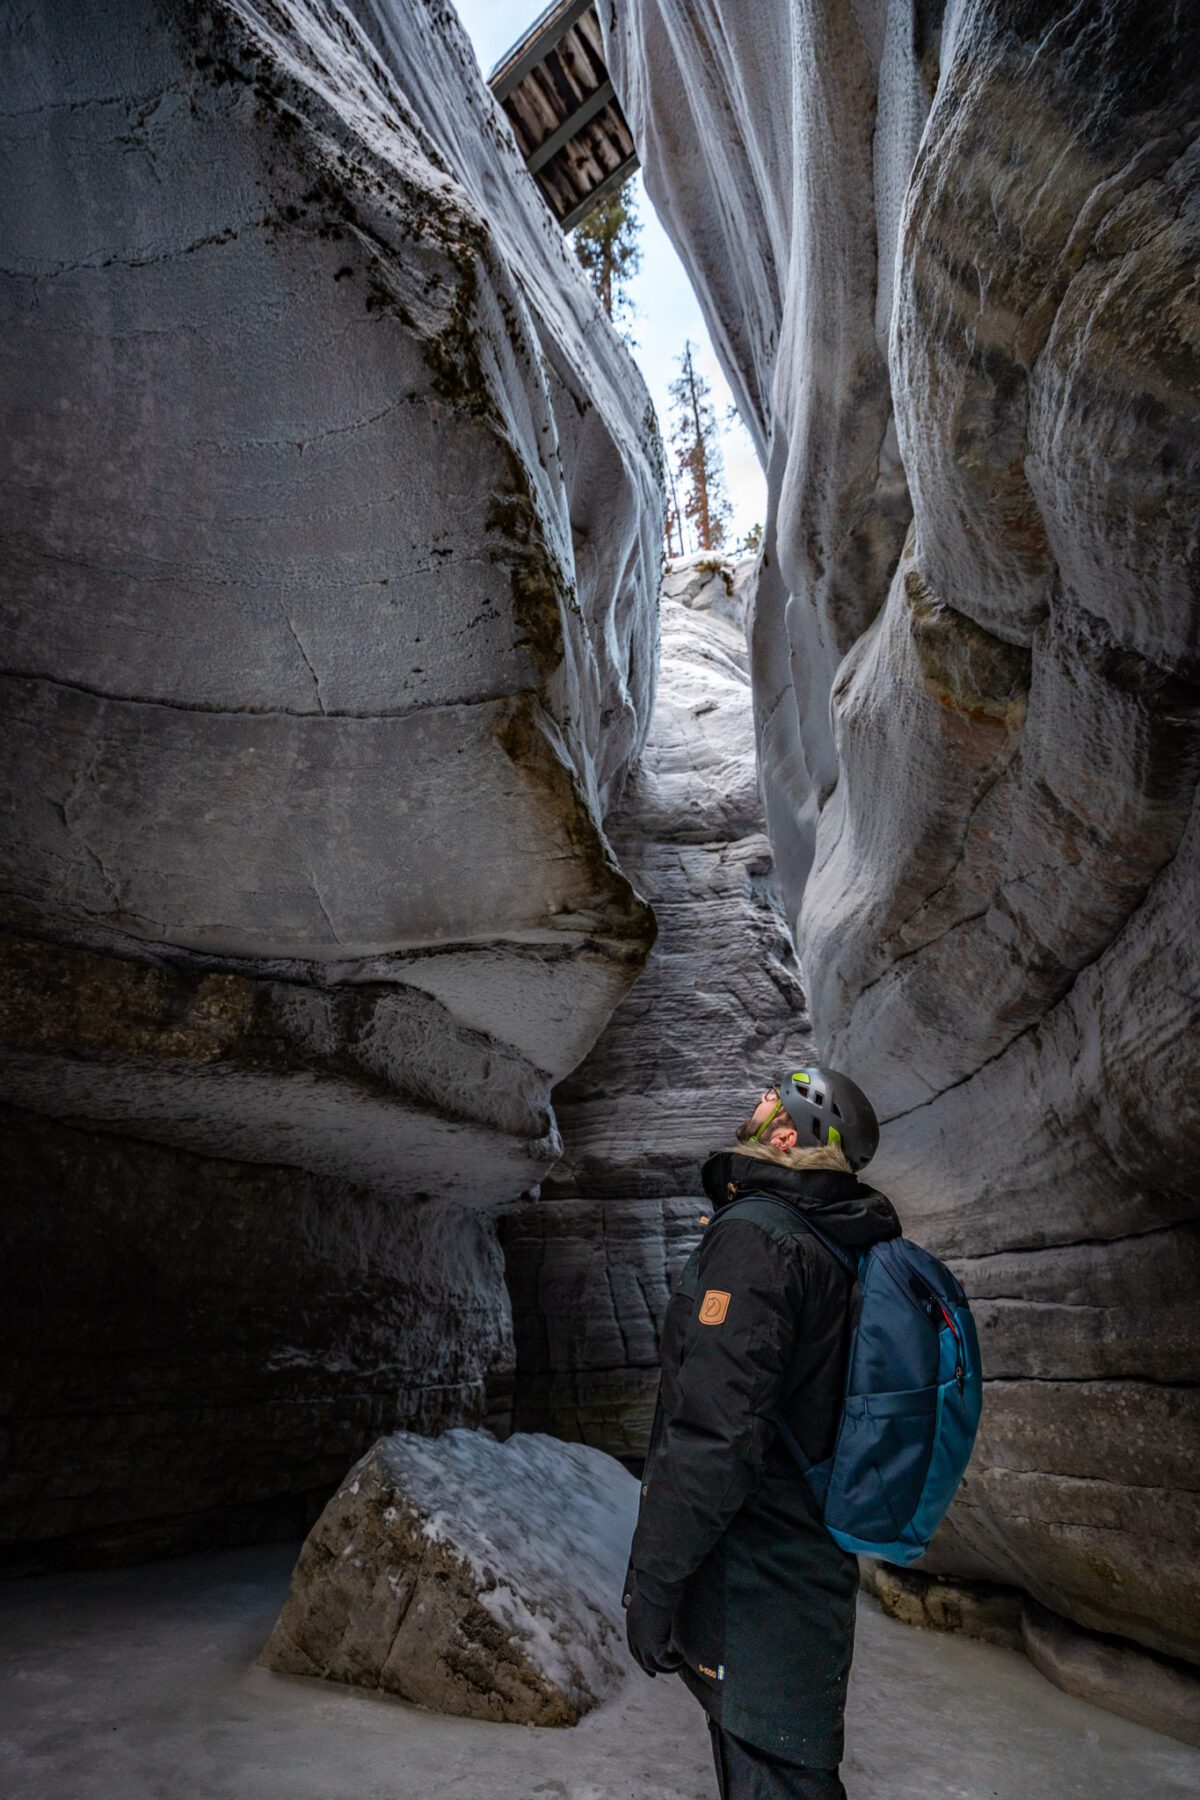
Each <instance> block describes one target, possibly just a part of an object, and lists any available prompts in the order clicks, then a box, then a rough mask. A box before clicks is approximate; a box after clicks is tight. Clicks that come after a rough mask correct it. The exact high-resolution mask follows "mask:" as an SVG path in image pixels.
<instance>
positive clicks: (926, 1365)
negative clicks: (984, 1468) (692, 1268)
mask: <svg viewBox="0 0 1200 1800" xmlns="http://www.w3.org/2000/svg"><path fill="white" fill-rule="evenodd" d="M751 1198H754V1199H759V1200H767V1199H770V1200H772V1201H774V1202H775V1204H776V1205H777V1206H786V1207H787V1209H788V1211H789V1212H791V1213H794V1214H795V1216H796V1217H797V1218H798V1219H800V1220H801V1221H802V1223H803V1224H804V1225H805V1226H806V1227H807V1229H808V1230H809V1231H811V1232H812V1234H813V1236H814V1237H817V1238H820V1240H821V1242H822V1243H823V1244H824V1245H825V1246H826V1248H827V1249H828V1250H830V1251H832V1253H833V1255H834V1256H836V1257H837V1259H838V1261H839V1262H840V1263H841V1265H842V1267H843V1268H844V1269H845V1270H846V1272H847V1273H848V1274H849V1275H850V1276H852V1277H853V1278H854V1279H856V1280H857V1282H858V1285H859V1290H860V1293H861V1295H862V1305H861V1308H860V1310H859V1315H858V1320H857V1323H856V1324H855V1326H854V1329H853V1331H852V1333H851V1338H850V1355H849V1360H848V1364H847V1370H846V1395H845V1400H844V1402H843V1407H842V1417H841V1423H840V1425H839V1426H838V1434H837V1441H836V1443H835V1445H834V1449H833V1455H832V1456H830V1457H827V1458H826V1460H825V1461H824V1462H821V1463H811V1462H809V1460H808V1458H807V1457H806V1456H805V1454H804V1451H803V1450H802V1449H801V1447H800V1445H799V1443H798V1442H797V1441H796V1438H795V1436H794V1435H793V1433H792V1432H791V1431H789V1430H788V1428H787V1426H786V1425H784V1424H783V1422H782V1421H781V1420H777V1421H776V1423H777V1424H778V1425H779V1433H780V1436H781V1438H782V1439H783V1441H784V1443H785V1444H786V1445H787V1448H788V1449H789V1451H790V1452H791V1454H792V1456H793V1457H794V1458H795V1459H796V1461H797V1462H798V1463H799V1465H800V1467H801V1469H802V1470H803V1472H804V1475H805V1477H806V1478H807V1480H808V1484H809V1486H810V1488H811V1489H812V1491H813V1494H814V1496H815V1498H816V1501H817V1505H818V1507H819V1508H820V1512H821V1517H822V1519H823V1520H824V1523H825V1527H826V1530H827V1531H828V1532H829V1534H830V1536H831V1537H833V1538H835V1539H836V1540H837V1542H838V1543H839V1544H840V1545H841V1546H842V1548H843V1550H854V1551H857V1552H858V1553H860V1554H861V1555H864V1556H878V1557H881V1558H882V1559H883V1560H884V1561H885V1562H890V1563H900V1564H901V1565H904V1564H907V1563H911V1562H915V1561H916V1560H917V1558H918V1557H919V1556H922V1555H924V1553H925V1551H926V1550H927V1549H928V1547H929V1540H930V1538H932V1536H933V1534H934V1532H935V1531H936V1530H937V1528H938V1526H939V1525H940V1524H941V1522H942V1518H943V1515H944V1514H945V1512H946V1509H947V1508H948V1506H949V1505H950V1502H951V1500H953V1498H954V1495H955V1492H956V1490H957V1488H958V1484H959V1482H960V1481H961V1480H962V1477H963V1472H964V1471H965V1469H966V1466H967V1463H968V1462H969V1461H970V1457H971V1450H972V1447H973V1446H974V1443H975V1433H976V1431H977V1429H978V1427H979V1413H980V1408H981V1406H982V1403H983V1378H982V1371H981V1368H980V1362H979V1339H978V1337H977V1335H976V1332H975V1321H974V1319H973V1318H972V1317H971V1309H970V1307H969V1305H968V1304H967V1297H966V1295H965V1294H964V1292H963V1290H962V1287H961V1285H960V1283H959V1282H958V1281H957V1280H956V1279H955V1277H954V1276H953V1275H952V1274H951V1273H950V1271H949V1269H948V1268H946V1266H945V1264H944V1263H940V1262H939V1261H938V1259H937V1257H936V1256H931V1255H930V1254H929V1252H928V1250H922V1249H921V1247H920V1245H919V1244H911V1243H909V1241H908V1239H907V1238H903V1237H894V1238H887V1239H885V1240H884V1241H883V1242H882V1243H878V1244H872V1245H871V1246H870V1248H869V1249H867V1250H863V1251H861V1252H860V1253H859V1254H858V1255H857V1256H853V1255H851V1254H849V1253H848V1252H847V1251H845V1250H843V1249H842V1248H841V1246H840V1245H839V1244H835V1243H834V1242H833V1241H832V1239H831V1238H828V1237H827V1236H826V1235H825V1233H824V1232H823V1231H821V1230H820V1229H819V1227H818V1226H816V1225H814V1224H813V1222H812V1220H811V1219H810V1218H809V1217H808V1215H807V1213H805V1212H804V1211H803V1210H802V1209H801V1208H800V1207H798V1206H793V1205H792V1204H791V1203H790V1202H789V1201H787V1200H780V1199H779V1198H778V1196H777V1195H774V1194H771V1195H767V1194H759V1195H753V1196H752V1195H750V1194H744V1195H739V1196H738V1199H739V1200H741V1199H746V1200H749V1199H751ZM730 1204H731V1205H733V1206H736V1205H737V1204H738V1201H737V1200H734V1201H731V1202H730ZM721 1210H722V1215H723V1214H724V1213H725V1212H726V1211H727V1210H728V1209H727V1208H724V1207H723V1208H722V1209H721Z"/></svg>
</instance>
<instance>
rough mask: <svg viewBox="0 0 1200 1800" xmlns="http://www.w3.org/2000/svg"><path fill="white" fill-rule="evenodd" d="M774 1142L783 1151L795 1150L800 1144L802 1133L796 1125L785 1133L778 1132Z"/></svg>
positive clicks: (791, 1126) (789, 1127)
mask: <svg viewBox="0 0 1200 1800" xmlns="http://www.w3.org/2000/svg"><path fill="white" fill-rule="evenodd" d="M772 1141H773V1142H774V1143H776V1144H777V1145H778V1146H779V1148H780V1149H781V1150H794V1149H795V1148H796V1145H797V1144H798V1143H799V1142H800V1133H799V1132H798V1131H797V1130H796V1127H795V1126H794V1125H790V1126H788V1128H787V1129H786V1130H785V1131H777V1132H776V1133H775V1136H774V1138H773V1140H772Z"/></svg>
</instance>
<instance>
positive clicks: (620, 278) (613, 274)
mask: <svg viewBox="0 0 1200 1800" xmlns="http://www.w3.org/2000/svg"><path fill="white" fill-rule="evenodd" d="M641 229H642V226H641V221H640V219H639V218H638V216H637V208H636V203H635V200H634V190H633V177H632V176H630V178H629V180H628V181H626V182H624V183H623V184H622V185H621V186H620V187H619V188H614V190H613V191H612V193H611V194H605V195H604V196H603V197H602V198H601V199H600V200H598V201H597V202H596V204H595V206H593V208H592V210H591V212H589V213H585V214H584V216H583V218H582V219H581V220H580V221H579V223H578V225H577V226H576V227H575V230H574V231H573V232H572V234H571V238H572V242H573V243H574V246H575V254H576V256H577V257H578V258H579V260H580V262H581V263H582V264H583V267H584V269H585V271H586V273H587V277H588V280H589V281H590V282H591V284H592V286H593V287H594V288H595V290H596V292H597V294H599V296H600V304H601V305H602V306H603V308H604V310H605V312H606V313H607V314H608V316H609V318H610V319H611V320H612V321H613V323H614V324H617V323H619V321H620V320H622V319H624V318H627V317H628V316H629V315H630V314H631V313H632V312H633V301H632V300H631V299H630V297H629V292H628V289H629V283H630V280H631V279H632V278H633V276H634V275H636V274H637V272H638V269H639V268H640V267H641V263H642V252H641V249H640V247H639V245H638V236H639V234H640V232H641Z"/></svg>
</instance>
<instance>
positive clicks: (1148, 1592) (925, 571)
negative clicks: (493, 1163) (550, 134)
mask: <svg viewBox="0 0 1200 1800" xmlns="http://www.w3.org/2000/svg"><path fill="white" fill-rule="evenodd" d="M600 18H601V22H602V25H603V27H604V30H605V37H606V51H607V60H608V66H609V69H610V71H611V73H612V76H613V80H614V84H615V86H616V90H617V93H618V95H619V96H620V98H621V101H622V105H623V107H624V111H625V114H626V117H627V118H628V119H629V121H630V125H631V127H632V130H633V132H634V136H635V138H636V140H637V142H638V146H639V150H640V152H641V155H642V160H643V165H644V169H645V179H646V187H647V191H648V193H649V195H650V197H651V199H652V201H653V202H654V204H655V206H656V208H657V209H658V212H659V214H660V216H661V218H662V220H663V223H664V225H665V227H666V229H667V230H668V232H669V233H670V234H671V236H672V238H673V240H674V241H675V243H676V245H677V246H678V248H679V250H680V253H681V255H682V256H683V258H684V261H685V262H686V264H687V266H688V268H689V271H690V272H691V274H692V277H693V279H694V281H695V284H696V289H697V293H698V295H699V297H700V300H701V303H702V305H703V308H704V311H705V314H706V317H707V320H708V324H709V327H710V330H711V332H712V337H713V342H714V345H715V347H716V350H717V352H718V355H719V356H720V357H721V359H722V362H723V365H724V367H725V371H726V374H727V375H728V377H729V381H730V384H731V386H732V389H733V392H734V396H735V399H736V401H737V404H738V408H739V411H740V412H741V415H742V417H743V419H744V420H745V421H746V424H747V427H748V429H749V430H750V432H751V433H752V435H753V436H754V437H755V439H756V442H757V445H758V448H759V452H760V455H761V458H762V461H763V466H764V468H765V470H766V472H767V480H768V501H767V512H766V520H765V527H764V537H763V546H762V556H761V567H760V573H759V577H758V582H757V592H756V598H755V606H754V617H753V624H752V644H751V668H752V674H753V681H754V690H755V715H756V720H757V730H758V744H759V754H760V761H761V767H762V774H763V786H764V798H765V802H766V812H767V819H768V823H769V827H770V833H771V839H772V845H773V849H774V852H775V859H776V864H777V867H778V869H779V872H780V877H781V881H782V884H783V887H784V891H785V893H786V896H787V901H788V911H789V916H790V918H791V919H792V920H793V921H794V922H796V924H797V930H798V937H797V942H798V948H799V952H800V957H801V961H802V963H803V966H804V971H805V979H806V985H807V989H808V993H809V998H810V1001H811V1006H812V1014H813V1022H814V1027H815V1031H816V1036H817V1041H818V1044H819V1046H820V1049H821V1052H822V1054H824V1055H826V1056H828V1057H829V1058H830V1059H831V1060H834V1061H836V1062H837V1063H839V1064H841V1065H842V1066H844V1067H847V1068H849V1069H850V1070H851V1071H852V1072H853V1073H854V1074H855V1075H856V1076H857V1077H858V1079H860V1080H861V1081H862V1083H863V1085H864V1086H865V1087H866V1088H867V1090H868V1091H869V1092H870V1093H871V1094H872V1096H873V1097H874V1098H875V1100H876V1102H877V1104H878V1106H879V1109H880V1112H881V1114H882V1116H883V1120H884V1129H883V1139H882V1145H881V1149H880V1154H879V1157H878V1159H877V1161H876V1164H875V1165H874V1167H873V1170H872V1175H873V1177H874V1178H875V1179H877V1180H878V1182H879V1184H880V1185H881V1186H882V1187H884V1188H886V1189H888V1190H889V1191H890V1192H891V1193H892V1194H893V1196H894V1198H895V1200H896V1202H897V1204H898V1206H899V1209H900V1212H901V1216H902V1217H903V1219H904V1221H905V1224H906V1227H907V1229H908V1230H909V1231H911V1232H912V1234H913V1235H914V1236H916V1237H918V1238H922V1239H924V1240H925V1241H927V1242H928V1243H929V1244H930V1245H931V1246H932V1247H933V1248H935V1249H937V1250H939V1251H941V1252H942V1253H943V1254H948V1255H951V1256H953V1257H954V1258H956V1259H957V1262H956V1266H957V1267H958V1268H959V1271H960V1273H961V1274H962V1276H963V1279H964V1281H965V1283H966V1285H967V1288H968V1291H969V1292H970V1291H976V1292H981V1293H986V1295H987V1296H988V1305H987V1308H986V1318H985V1320H984V1326H985V1329H984V1334H983V1354H984V1367H985V1370H987V1369H990V1370H991V1371H992V1372H993V1373H994V1374H995V1375H996V1376H997V1377H998V1378H999V1379H997V1381H996V1382H995V1384H994V1386H993V1388H992V1392H991V1396H990V1398H989V1401H988V1403H987V1404H985V1407H984V1414H983V1425H982V1429H981V1433H980V1438H979V1444H978V1449H977V1452H976V1457H975V1462H974V1465H973V1469H972V1472H971V1476H970V1478H969V1481H968V1485H967V1487H966V1489H965V1490H964V1492H963V1494H962V1496H961V1499H960V1501H959V1502H958V1503H957V1504H956V1506H955V1508H954V1510H953V1512H952V1514H951V1521H950V1525H949V1527H948V1528H947V1532H946V1535H945V1537H944V1539H943V1541H942V1542H941V1543H940V1544H939V1545H938V1546H936V1547H935V1553H934V1560H935V1566H937V1567H939V1568H941V1569H944V1570H947V1571H950V1572H954V1573H958V1574H962V1575H974V1576H978V1577H980V1578H991V1579H994V1580H995V1579H998V1580H1000V1581H1003V1582H1011V1583H1016V1584H1020V1585H1021V1586H1023V1587H1025V1588H1026V1589H1028V1590H1029V1591H1031V1592H1032V1593H1033V1594H1034V1595H1036V1596H1037V1597H1038V1598H1039V1599H1040V1600H1041V1601H1042V1602H1043V1603H1044V1604H1045V1605H1046V1606H1048V1607H1050V1608H1052V1609H1053V1610H1054V1611H1056V1612H1059V1613H1065V1614H1070V1615H1071V1616H1072V1617H1074V1618H1075V1619H1077V1620H1079V1621H1081V1622H1082V1623H1084V1624H1086V1625H1088V1626H1089V1627H1092V1628H1095V1629H1098V1630H1101V1631H1115V1632H1120V1633H1124V1634H1127V1635H1129V1636H1131V1637H1133V1638H1136V1639H1138V1640H1139V1641H1140V1642H1142V1643H1143V1644H1145V1645H1146V1646H1148V1647H1150V1648H1153V1649H1155V1650H1159V1651H1164V1652H1166V1653H1168V1654H1170V1655H1175V1656H1180V1655H1182V1656H1187V1657H1191V1658H1192V1659H1197V1658H1200V1628H1198V1622H1200V1589H1198V1587H1197V1573H1198V1565H1197V1559H1196V1556H1195V1552H1194V1547H1193V1537H1194V1533H1193V1532H1191V1531H1189V1530H1184V1529H1182V1528H1181V1522H1182V1520H1183V1518H1184V1517H1185V1516H1188V1515H1189V1508H1190V1509H1191V1512H1192V1513H1194V1502H1195V1489H1196V1485H1197V1472H1196V1466H1197V1465H1196V1445H1197V1443H1200V1434H1198V1433H1197V1426H1196V1421H1197V1412H1196V1391H1197V1390H1196V1385H1195V1384H1196V1382H1197V1380H1198V1379H1200V1362H1198V1361H1197V1345H1196V1337H1195V1333H1194V1328H1193V1327H1192V1326H1191V1325H1190V1324H1188V1323H1187V1322H1186V1321H1185V1320H1184V1317H1183V1308H1184V1307H1185V1306H1186V1296H1187V1294H1188V1293H1194V1286H1195V1270H1196V1267H1197V1255H1198V1250H1197V1236H1196V1216H1197V1182H1196V1168H1197V1164H1198V1162H1200V1107H1198V1105H1197V1096H1198V1095H1200V1033H1198V1032H1197V1030H1196V1016H1197V994H1198V992H1200V963H1198V944H1200V940H1198V938H1197V933H1196V929H1195V920H1196V895H1197V891H1198V888H1200V812H1198V810H1197V775H1198V773H1200V700H1198V696H1200V686H1198V677H1200V665H1198V664H1197V658H1196V645H1197V589H1196V554H1195V520H1196V494H1197V492H1198V490H1200V315H1198V313H1197V309H1196V305H1195V269H1196V263H1197V258H1198V256H1200V161H1198V159H1197V154H1196V128H1197V122H1198V121H1200V18H1198V16H1197V14H1196V12H1195V9H1187V8H1184V9H1180V8H1172V7H1161V8H1157V9H1153V8H1152V9H1149V10H1146V9H1143V8H1137V7H1128V6H1126V7H1122V6H1114V5H1111V4H1108V3H1107V0H1079V3H1078V4H1075V5H1072V6H1069V7H1059V8H1055V7H1053V6H1028V5H1023V4H1016V3H1015V0H950V3H949V4H947V5H945V6H942V5H940V4H934V5H924V4H917V3H916V0H853V4H840V3H835V0H761V3H756V4H755V5H753V6H751V5H743V4H736V3H731V0H703V3H702V4H693V0H626V3H625V4H623V5H621V6H619V7H616V8H608V7H602V8H601V9H600ZM1160 1296H1162V1297H1164V1298H1165V1299H1166V1300H1167V1304H1168V1308H1169V1316H1168V1317H1167V1318H1165V1319H1164V1318H1163V1315H1162V1312H1161V1310H1160V1305H1159V1297H1160ZM1181 1296H1183V1297H1184V1298H1183V1299H1182V1300H1181ZM1193 1310H1194V1309H1193Z"/></svg>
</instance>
